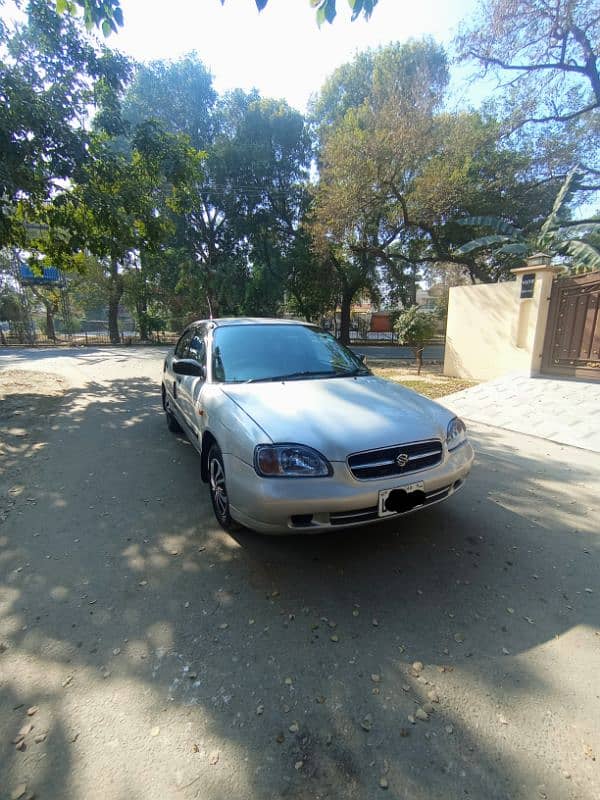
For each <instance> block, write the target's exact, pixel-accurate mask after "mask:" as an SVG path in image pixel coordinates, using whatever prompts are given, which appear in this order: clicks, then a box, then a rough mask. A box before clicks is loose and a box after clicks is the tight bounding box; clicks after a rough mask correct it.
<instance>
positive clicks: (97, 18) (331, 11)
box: [55, 0, 379, 36]
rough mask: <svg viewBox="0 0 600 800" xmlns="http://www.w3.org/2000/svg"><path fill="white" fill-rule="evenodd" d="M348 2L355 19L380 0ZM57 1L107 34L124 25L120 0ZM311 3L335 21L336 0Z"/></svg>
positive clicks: (320, 17)
mask: <svg viewBox="0 0 600 800" xmlns="http://www.w3.org/2000/svg"><path fill="white" fill-rule="evenodd" d="M254 2H255V3H256V7H257V8H258V10H259V11H262V10H263V8H265V7H266V5H267V4H268V2H269V0H254ZM348 2H349V4H350V8H351V10H352V20H353V21H354V20H355V19H357V18H358V17H359V16H360V15H361V14H362V15H364V17H365V19H369V17H370V16H371V14H372V12H373V9H374V8H375V6H376V5H377V3H378V2H379V0H348ZM55 3H56V9H57V11H58V12H59V13H64V12H67V13H69V14H75V13H77V11H78V9H82V10H83V16H84V20H85V23H86V25H87V27H88V28H91V27H92V26H93V25H97V26H98V27H99V28H101V29H102V32H103V34H104V35H105V36H109V35H110V34H111V33H112V32H113V31H116V30H117V26H122V25H123V12H122V10H121V5H120V0H55ZM309 3H310V5H311V6H312V7H313V8H316V15H317V23H318V24H319V25H322V24H323V22H325V21H327V22H333V20H334V19H335V16H336V13H337V9H336V0H309ZM221 5H225V0H221Z"/></svg>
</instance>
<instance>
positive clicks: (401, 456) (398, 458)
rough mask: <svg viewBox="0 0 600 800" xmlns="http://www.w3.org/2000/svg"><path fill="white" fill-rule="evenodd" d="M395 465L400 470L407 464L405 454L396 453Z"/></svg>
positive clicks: (406, 455)
mask: <svg viewBox="0 0 600 800" xmlns="http://www.w3.org/2000/svg"><path fill="white" fill-rule="evenodd" d="M396 464H398V466H399V467H400V469H402V467H405V466H406V465H407V464H408V454H407V453H398V455H397V456H396Z"/></svg>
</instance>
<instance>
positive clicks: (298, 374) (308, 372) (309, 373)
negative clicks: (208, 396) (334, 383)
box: [245, 370, 339, 383]
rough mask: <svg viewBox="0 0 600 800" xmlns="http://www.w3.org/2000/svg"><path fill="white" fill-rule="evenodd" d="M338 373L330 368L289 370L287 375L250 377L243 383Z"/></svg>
mask: <svg viewBox="0 0 600 800" xmlns="http://www.w3.org/2000/svg"><path fill="white" fill-rule="evenodd" d="M338 374H339V373H337V372H335V371H332V370H327V371H324V370H321V371H313V370H304V371H303V372H289V373H287V375H270V376H269V377H268V378H250V379H249V380H247V381H245V383H264V382H266V381H294V380H300V379H302V378H309V377H310V378H325V377H327V378H332V377H334V376H336V375H338Z"/></svg>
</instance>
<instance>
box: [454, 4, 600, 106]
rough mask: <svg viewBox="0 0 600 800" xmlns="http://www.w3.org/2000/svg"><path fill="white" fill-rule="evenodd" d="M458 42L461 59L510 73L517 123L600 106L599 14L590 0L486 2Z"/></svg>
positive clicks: (463, 31)
mask: <svg viewBox="0 0 600 800" xmlns="http://www.w3.org/2000/svg"><path fill="white" fill-rule="evenodd" d="M457 44H458V48H459V53H460V55H461V56H462V57H463V58H470V59H475V60H476V61H478V62H479V63H480V64H481V65H482V67H483V68H484V70H491V71H493V72H496V73H498V72H500V73H502V72H507V73H509V74H510V75H511V80H510V88H511V90H512V93H513V100H514V101H518V102H519V106H520V108H519V112H520V115H521V119H520V122H523V121H525V120H528V121H531V122H567V121H569V120H571V119H574V118H576V117H578V116H581V115H582V114H587V113H588V112H590V111H594V110H595V109H599V108H600V71H599V70H600V66H599V64H598V53H599V50H600V15H599V14H598V7H597V5H596V3H594V2H592V0H570V1H569V2H565V0H559V2H557V3H551V4H550V3H546V2H544V0H485V2H482V3H481V4H480V7H479V15H478V16H477V17H476V18H475V19H474V20H473V21H472V22H471V23H470V24H467V25H464V26H463V28H462V31H461V32H460V35H459V37H458V40H457ZM524 112H525V113H524Z"/></svg>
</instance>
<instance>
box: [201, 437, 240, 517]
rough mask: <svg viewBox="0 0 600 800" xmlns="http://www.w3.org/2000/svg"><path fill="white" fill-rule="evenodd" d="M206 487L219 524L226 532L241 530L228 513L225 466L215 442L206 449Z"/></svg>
mask: <svg viewBox="0 0 600 800" xmlns="http://www.w3.org/2000/svg"><path fill="white" fill-rule="evenodd" d="M208 488H209V491H210V500H211V503H212V507H213V511H214V514H215V517H216V520H217V522H218V523H219V525H220V526H221V527H222V528H223V530H225V531H227V532H228V533H233V532H234V531H239V530H241V529H242V526H241V525H240V524H239V523H237V522H236V521H235V520H234V519H233V518H232V516H231V514H230V513H229V495H228V494H227V484H226V482H225V466H224V464H223V456H222V454H221V450H220V449H219V447H218V445H216V444H213V445H211V447H210V450H209V451H208Z"/></svg>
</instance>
